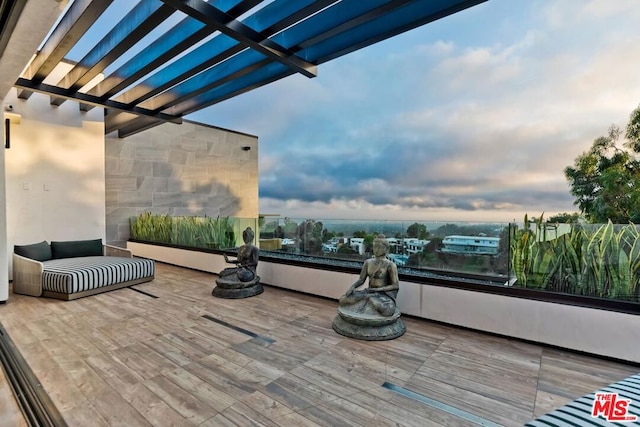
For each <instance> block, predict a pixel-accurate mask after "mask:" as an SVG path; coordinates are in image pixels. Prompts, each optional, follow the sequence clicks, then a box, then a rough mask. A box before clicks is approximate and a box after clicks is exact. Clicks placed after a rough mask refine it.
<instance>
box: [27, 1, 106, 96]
mask: <svg viewBox="0 0 640 427" xmlns="http://www.w3.org/2000/svg"><path fill="white" fill-rule="evenodd" d="M111 2H112V0H102V1H92V0H75V1H74V2H73V3H72V4H71V6H70V7H69V10H67V13H66V14H65V15H64V17H63V18H62V20H61V21H60V22H59V23H58V25H57V26H56V28H55V29H54V30H53V32H52V33H51V35H50V36H49V38H48V39H47V41H46V42H45V44H44V45H43V46H42V49H40V51H39V52H38V54H37V55H36V56H35V58H33V60H32V61H31V63H30V64H29V65H28V66H27V68H26V69H25V71H24V73H23V76H24V77H25V78H27V79H29V80H32V81H34V82H36V83H40V82H42V81H43V80H44V79H45V78H46V77H47V76H48V75H49V73H51V71H53V69H54V68H55V66H56V65H58V63H60V61H61V60H62V59H63V58H64V56H65V55H66V54H67V53H68V52H69V51H70V50H71V48H72V47H73V46H74V45H75V44H76V42H77V41H78V40H80V38H81V37H82V36H83V35H84V33H85V32H86V31H87V30H88V29H89V27H91V25H93V23H94V22H95V21H96V19H98V17H99V16H100V15H101V14H102V13H103V12H104V11H105V9H106V8H107V7H109V5H110V4H111ZM31 93H33V92H29V91H25V90H18V98H21V99H28V98H29V96H31Z"/></svg>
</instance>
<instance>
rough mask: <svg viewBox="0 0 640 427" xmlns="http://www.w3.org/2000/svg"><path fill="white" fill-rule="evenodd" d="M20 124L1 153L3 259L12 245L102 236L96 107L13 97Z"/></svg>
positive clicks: (100, 127)
mask: <svg viewBox="0 0 640 427" xmlns="http://www.w3.org/2000/svg"><path fill="white" fill-rule="evenodd" d="M5 103H11V104H13V105H14V114H15V115H17V116H19V120H20V123H19V124H12V125H11V148H10V149H8V150H5V153H4V155H5V180H6V206H7V215H6V221H7V245H6V248H7V260H8V263H9V274H10V275H11V266H10V264H11V262H10V257H11V253H12V252H13V245H14V244H30V243H36V242H40V241H42V240H47V241H51V240H73V239H95V238H102V239H104V238H105V181H104V176H105V151H104V119H103V113H102V109H100V108H94V109H92V110H91V111H89V112H86V113H81V112H80V111H79V108H78V104H77V103H76V102H71V101H67V102H65V103H64V104H62V105H61V106H60V107H54V106H51V105H50V104H49V97H48V96H46V95H42V94H38V93H35V94H33V95H32V96H31V97H30V98H29V99H28V100H26V101H25V100H21V99H17V96H16V90H15V89H12V90H11V91H10V92H9V94H8V95H7V96H6V98H5Z"/></svg>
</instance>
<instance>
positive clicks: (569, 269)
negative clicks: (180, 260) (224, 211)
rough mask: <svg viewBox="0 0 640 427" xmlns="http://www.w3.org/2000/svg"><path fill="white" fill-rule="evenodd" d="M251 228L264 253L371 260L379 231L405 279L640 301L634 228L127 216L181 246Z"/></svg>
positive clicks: (213, 243) (154, 238) (136, 230)
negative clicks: (458, 281) (432, 278)
mask: <svg viewBox="0 0 640 427" xmlns="http://www.w3.org/2000/svg"><path fill="white" fill-rule="evenodd" d="M247 227H251V228H252V229H253V230H254V233H255V244H256V245H257V246H258V247H259V248H260V252H261V256H267V255H268V256H282V257H288V258H291V257H298V258H299V259H302V260H304V261H306V262H309V263H314V262H318V263H323V264H327V263H329V264H331V263H335V262H339V261H351V262H352V263H349V264H348V265H356V266H357V265H361V264H362V262H364V260H365V259H367V258H370V257H371V256H373V254H372V246H373V239H374V238H375V237H376V236H377V235H380V234H383V235H384V236H385V238H386V239H387V241H388V242H389V251H388V257H389V258H390V259H391V260H392V261H393V262H395V263H396V264H397V265H398V269H399V271H400V273H401V274H405V275H408V276H411V275H416V276H421V275H429V276H433V275H436V276H438V275H439V276H442V277H447V278H448V279H453V280H455V278H456V277H458V278H460V279H462V278H465V280H466V279H469V278H472V279H473V280H474V281H476V282H477V281H480V282H481V283H483V284H484V283H486V285H487V286H491V285H499V286H504V285H509V286H514V287H522V288H529V289H537V290H540V291H544V292H551V293H563V294H570V295H579V296H588V297H597V298H607V299H614V300H621V301H634V302H640V285H639V283H640V230H639V228H638V226H636V225H633V224H626V225H624V224H621V225H620V224H611V223H609V224H549V223H537V222H534V221H529V222H528V223H527V224H525V223H510V224H503V223H498V222H496V223H489V222H486V223H471V222H429V221H366V220H317V219H300V218H287V217H284V218H283V217H261V218H259V219H258V218H231V217H224V218H222V217H220V218H210V217H171V216H168V215H154V214H150V213H145V214H142V215H139V216H138V217H135V218H131V237H132V238H133V239H136V240H142V241H148V242H151V243H167V244H174V245H179V246H183V247H193V248H208V249H230V250H232V249H236V248H238V247H240V246H241V245H242V244H244V242H243V239H242V233H243V231H244V230H245V229H246V228H247Z"/></svg>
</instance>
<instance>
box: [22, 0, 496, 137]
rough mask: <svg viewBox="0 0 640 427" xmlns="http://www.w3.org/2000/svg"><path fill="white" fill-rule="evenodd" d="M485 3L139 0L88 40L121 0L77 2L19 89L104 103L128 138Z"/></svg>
mask: <svg viewBox="0 0 640 427" xmlns="http://www.w3.org/2000/svg"><path fill="white" fill-rule="evenodd" d="M484 1H486V0H366V1H364V0H342V1H336V0H272V1H261V0H210V1H204V0H139V1H137V2H135V5H134V6H133V8H132V9H131V10H130V11H129V12H128V13H127V14H126V15H125V16H124V17H123V18H122V19H120V20H119V21H117V22H111V23H110V24H109V27H110V28H109V29H108V31H107V32H106V35H105V36H104V37H102V38H99V39H96V40H87V37H88V34H90V32H91V31H92V29H93V28H94V26H97V25H104V21H105V19H102V20H99V18H100V17H101V16H102V17H103V18H104V17H105V16H109V14H110V13H113V10H112V9H110V8H113V7H117V4H118V1H114V0H75V1H73V2H72V3H71V4H70V5H69V7H68V8H67V9H66V12H65V13H64V15H63V16H62V17H61V19H60V20H59V21H58V23H57V25H56V26H55V27H54V28H53V29H52V31H51V33H50V35H49V37H48V38H47V39H46V40H45V41H44V42H43V43H42V45H41V48H40V50H39V51H38V52H37V54H36V55H35V56H34V58H33V60H32V61H31V62H30V63H29V64H28V66H27V67H26V68H25V70H24V72H23V73H22V75H21V76H20V78H19V79H18V80H17V82H16V83H15V86H16V87H17V88H18V96H19V97H20V98H22V99H27V98H29V96H30V95H31V94H32V93H34V92H39V93H44V94H47V95H49V96H50V97H51V104H52V105H61V104H62V103H64V102H66V101H68V100H73V101H77V102H78V103H79V105H80V109H81V110H85V111H86V110H89V109H91V108H94V107H102V108H104V109H105V132H106V133H111V132H115V131H117V133H118V136H119V137H121V138H123V137H126V136H129V135H132V134H135V133H137V132H140V131H143V130H145V129H149V128H151V127H153V126H156V125H158V124H160V123H163V122H167V121H168V122H174V123H180V122H181V120H182V117H183V116H185V115H187V114H190V113H193V112H195V111H198V110H201V109H203V108H206V107H208V106H211V105H214V104H217V103H219V102H221V101H224V100H226V99H229V98H231V97H234V96H237V95H239V94H242V93H245V92H247V91H250V90H252V89H255V88H258V87H260V86H263V85H266V84H268V83H270V82H273V81H276V80H279V79H282V78H284V77H287V76H289V75H292V74H294V73H300V74H302V75H304V76H306V77H309V78H312V77H315V76H316V75H317V73H318V70H317V68H318V65H320V64H322V63H324V62H327V61H330V60H332V59H334V58H337V57H339V56H342V55H345V54H347V53H350V52H353V51H355V50H357V49H360V48H363V47H365V46H368V45H371V44H373V43H376V42H379V41H381V40H384V39H387V38H390V37H393V36H395V35H397V34H400V33H402V32H405V31H408V30H410V29H413V28H416V27H419V26H421V25H424V24H427V23H429V22H432V21H435V20H437V19H439V18H443V17H445V16H448V15H451V14H453V13H456V12H458V11H461V10H463V9H466V8H469V7H471V6H474V5H477V4H479V3H482V2H484ZM127 4H130V3H127ZM103 15H104V16H103ZM167 25H170V27H168V28H169V29H168V30H166V31H164V32H163V33H162V34H161V35H160V36H159V37H157V38H156V39H155V40H147V39H148V37H147V38H145V37H146V36H147V35H148V34H149V33H150V32H152V30H153V29H155V28H157V27H159V26H167ZM143 39H144V40H143ZM141 41H143V42H144V43H147V44H146V45H145V47H144V48H143V49H142V50H140V51H139V52H137V53H134V51H132V49H131V48H132V47H133V46H134V45H136V43H138V42H141ZM80 42H82V43H85V44H86V43H88V42H90V44H91V46H92V47H91V48H90V49H89V50H88V53H86V55H84V57H83V58H81V59H80V60H78V61H71V62H73V63H74V66H73V67H72V68H70V69H69V71H68V72H66V74H65V75H64V76H63V77H62V78H61V79H55V80H54V81H53V82H51V81H50V80H51V78H49V79H47V78H48V77H49V75H50V74H51V73H52V71H53V70H54V69H55V68H56V66H57V65H58V64H59V63H60V62H61V61H63V60H64V61H67V62H69V61H70V60H69V58H67V55H68V54H69V52H70V51H71V50H72V49H73V48H74V47H75V46H76V45H77V44H78V43H80ZM116 62H117V64H118V66H117V67H116V66H114V65H113V64H114V63H116ZM119 64H121V65H119ZM114 68H115V69H114ZM100 74H103V75H104V78H103V79H102V80H101V81H99V83H97V84H93V85H91V84H89V83H90V82H92V81H95V80H94V78H95V77H97V76H99V75H100Z"/></svg>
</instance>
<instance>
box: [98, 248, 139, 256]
mask: <svg viewBox="0 0 640 427" xmlns="http://www.w3.org/2000/svg"><path fill="white" fill-rule="evenodd" d="M103 246H104V255H105V256H119V257H123V258H133V253H132V252H131V250H129V249H127V248H120V247H118V246H112V245H103Z"/></svg>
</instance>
